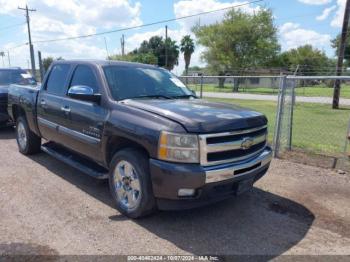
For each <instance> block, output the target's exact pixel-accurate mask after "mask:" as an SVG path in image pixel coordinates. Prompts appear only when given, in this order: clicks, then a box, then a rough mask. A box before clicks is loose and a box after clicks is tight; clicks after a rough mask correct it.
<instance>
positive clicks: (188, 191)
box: [178, 188, 196, 197]
mask: <svg viewBox="0 0 350 262" xmlns="http://www.w3.org/2000/svg"><path fill="white" fill-rule="evenodd" d="M195 193H196V190H195V189H192V188H181V189H179V192H178V195H179V196H180V197H184V196H193V195H194V194H195Z"/></svg>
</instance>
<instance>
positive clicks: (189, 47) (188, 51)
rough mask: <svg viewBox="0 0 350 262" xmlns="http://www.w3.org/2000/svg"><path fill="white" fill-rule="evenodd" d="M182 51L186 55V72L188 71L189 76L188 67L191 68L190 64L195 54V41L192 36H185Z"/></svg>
mask: <svg viewBox="0 0 350 262" xmlns="http://www.w3.org/2000/svg"><path fill="white" fill-rule="evenodd" d="M180 51H181V52H182V53H184V59H185V70H186V75H187V74H188V67H189V66H190V62H191V56H192V54H193V52H194V41H193V39H192V38H191V36H190V35H185V36H184V37H183V38H182V39H181V44H180Z"/></svg>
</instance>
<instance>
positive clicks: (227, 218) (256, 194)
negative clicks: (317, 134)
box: [31, 153, 315, 256]
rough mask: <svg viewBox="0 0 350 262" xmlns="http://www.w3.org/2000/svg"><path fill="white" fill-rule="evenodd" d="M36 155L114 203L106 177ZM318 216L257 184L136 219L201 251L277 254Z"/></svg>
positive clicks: (60, 173) (190, 249) (164, 236)
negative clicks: (200, 204) (224, 197)
mask: <svg viewBox="0 0 350 262" xmlns="http://www.w3.org/2000/svg"><path fill="white" fill-rule="evenodd" d="M31 159H32V160H34V161H36V162H37V163H39V164H40V165H42V166H45V167H46V168H47V169H48V170H50V171H51V172H52V175H57V176H59V177H61V178H63V179H65V180H66V181H68V182H70V183H72V184H73V185H74V186H76V187H78V188H80V189H81V190H83V191H84V192H86V193H88V194H89V195H91V196H92V197H94V198H95V199H97V200H99V201H101V202H103V203H104V204H106V205H108V206H111V207H113V203H112V200H111V197H110V195H109V191H108V184H107V181H99V180H96V179H94V178H91V177H88V176H87V175H84V174H82V173H80V172H79V171H76V170H75V169H73V168H71V167H69V166H67V165H65V164H63V163H61V162H59V161H57V160H55V159H53V158H52V157H50V156H48V155H46V154H44V153H41V154H38V155H35V156H31ZM314 218H315V217H314V215H313V214H312V213H311V212H310V211H309V210H308V209H306V208H305V207H304V206H303V205H302V204H300V203H296V202H294V201H292V200H289V199H287V198H284V197H281V196H278V195H276V194H273V193H271V192H267V191H263V190H261V189H259V188H254V189H253V190H252V192H250V193H248V194H246V195H242V196H240V197H237V198H233V199H229V200H226V201H224V202H220V203H218V204H214V205H211V206H207V207H203V208H199V209H193V210H187V211H176V212H175V211H172V212H158V213H156V214H154V215H152V216H149V217H146V218H143V219H139V220H134V223H136V224H138V225H140V226H142V227H143V228H145V229H146V230H148V231H149V232H151V233H153V234H155V235H156V236H157V237H159V238H162V239H164V240H166V241H169V242H171V243H173V244H174V245H176V246H177V247H178V248H180V249H182V250H184V251H187V252H190V253H194V254H198V255H202V254H216V255H228V254H249V255H254V254H259V255H268V256H278V255H280V254H282V253H284V252H286V251H287V250H289V249H290V248H292V247H293V246H294V245H296V244H297V243H298V242H299V241H300V240H302V239H303V238H304V236H305V234H306V233H307V232H308V230H309V229H310V227H311V225H312V223H313V221H314ZM126 219H127V218H125V217H124V216H122V215H119V213H118V211H116V215H115V216H112V217H110V220H112V221H113V222H116V223H117V222H118V221H121V220H126ZM135 238H137V236H135ZM150 245H152V243H150ZM140 252H141V253H142V250H140Z"/></svg>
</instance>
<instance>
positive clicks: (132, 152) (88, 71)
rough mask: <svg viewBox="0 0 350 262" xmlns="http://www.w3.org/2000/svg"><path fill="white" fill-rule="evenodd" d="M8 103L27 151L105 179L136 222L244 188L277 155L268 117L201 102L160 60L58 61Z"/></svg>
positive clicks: (12, 93) (11, 93) (20, 88)
mask: <svg viewBox="0 0 350 262" xmlns="http://www.w3.org/2000/svg"><path fill="white" fill-rule="evenodd" d="M8 103H9V105H8V111H9V114H10V116H11V117H12V118H13V119H14V120H15V121H16V138H17V143H18V147H19V151H20V152H21V153H23V154H25V155H28V154H34V153H38V152H39V151H40V150H42V151H44V152H46V153H48V154H50V155H51V156H53V157H55V158H57V159H59V160H61V161H63V162H65V163H66V164H69V165H71V166H73V167H75V168H77V169H79V170H80V171H82V172H84V173H86V174H88V175H91V176H94V177H96V178H100V179H109V187H110V192H111V195H112V198H113V200H114V202H115V204H116V208H117V209H118V210H119V211H120V212H121V213H122V214H125V215H126V216H128V217H131V218H137V217H141V216H144V215H147V214H150V213H152V212H153V211H155V210H157V209H160V210H169V209H187V208H193V207H197V206H201V205H204V204H208V203H213V202H216V201H219V200H222V199H225V198H228V197H230V196H234V195H238V194H241V193H243V192H245V191H247V190H249V189H250V188H252V186H253V183H254V182H255V181H257V180H258V179H260V178H261V177H262V176H263V175H264V174H265V173H266V171H267V170H268V167H269V164H270V161H271V155H272V152H271V148H270V147H269V146H268V144H267V119H266V117H265V116H264V115H263V114H261V113H258V112H255V111H252V110H248V109H245V108H241V107H238V106H234V105H231V104H224V103H213V102H208V101H205V100H202V99H198V98H197V97H196V95H195V94H194V92H193V91H191V90H190V89H188V88H187V87H186V86H185V85H184V84H183V83H182V82H181V81H180V80H179V79H178V78H177V77H176V76H175V75H173V74H172V73H171V72H169V71H167V70H165V69H162V68H159V67H156V66H151V65H144V64H138V63H128V62H119V61H95V60H92V61H90V60H88V61H85V60H83V61H81V60H77V61H63V60H62V61H56V62H54V63H53V64H52V65H51V67H50V68H49V70H48V72H47V74H46V76H45V78H44V80H43V83H42V85H41V87H40V88H33V87H30V86H21V85H13V86H12V87H11V88H10V90H9V97H8ZM42 139H44V140H45V143H43V144H42V141H41V140H42Z"/></svg>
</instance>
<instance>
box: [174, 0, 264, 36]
mask: <svg viewBox="0 0 350 262" xmlns="http://www.w3.org/2000/svg"><path fill="white" fill-rule="evenodd" d="M247 3H248V2H247V1H242V2H239V1H233V2H231V3H230V2H225V3H222V2H220V1H217V0H196V1H194V0H183V1H179V2H177V3H175V4H174V14H175V17H177V18H178V17H183V16H188V15H193V14H198V13H202V12H207V11H211V10H218V9H222V8H228V7H230V6H236V5H242V4H247ZM237 8H238V9H239V10H242V11H243V12H246V13H250V14H252V13H253V12H254V11H257V10H259V9H260V7H259V6H256V7H253V6H252V5H243V6H240V7H237ZM227 11H228V9H226V10H223V11H218V12H213V13H210V14H205V15H201V16H200V18H199V17H193V18H187V19H184V20H179V24H180V25H181V27H182V29H183V30H186V31H187V32H190V31H191V28H192V27H193V26H194V25H196V24H197V23H200V25H208V24H213V23H215V22H219V21H221V20H222V19H223V18H224V15H225V13H226V12H227Z"/></svg>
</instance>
